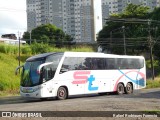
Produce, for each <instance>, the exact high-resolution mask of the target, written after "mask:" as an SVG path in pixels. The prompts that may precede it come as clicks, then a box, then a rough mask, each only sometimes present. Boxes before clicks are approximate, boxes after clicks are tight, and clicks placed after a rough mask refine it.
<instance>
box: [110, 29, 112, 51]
mask: <svg viewBox="0 0 160 120" xmlns="http://www.w3.org/2000/svg"><path fill="white" fill-rule="evenodd" d="M110 52H111V53H113V52H112V31H111V32H110Z"/></svg>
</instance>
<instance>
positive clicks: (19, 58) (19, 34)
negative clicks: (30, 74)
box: [18, 32, 21, 73]
mask: <svg viewBox="0 0 160 120" xmlns="http://www.w3.org/2000/svg"><path fill="white" fill-rule="evenodd" d="M20 36H21V33H20V32H18V40H19V47H18V49H19V50H18V53H19V55H18V61H19V66H20V65H21V63H20V60H21V57H20V52H21V51H20V47H21V42H20ZM19 73H20V69H19Z"/></svg>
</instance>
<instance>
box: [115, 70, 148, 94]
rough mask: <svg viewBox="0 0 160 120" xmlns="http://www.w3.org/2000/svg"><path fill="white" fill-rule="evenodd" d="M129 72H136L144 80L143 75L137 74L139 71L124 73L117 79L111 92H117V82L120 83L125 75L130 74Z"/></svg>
mask: <svg viewBox="0 0 160 120" xmlns="http://www.w3.org/2000/svg"><path fill="white" fill-rule="evenodd" d="M131 72H136V73H137V74H139V75H140V76H141V77H142V78H143V79H146V78H145V74H144V73H142V72H139V71H129V72H126V73H124V74H123V75H121V76H120V77H119V78H118V79H117V81H116V84H115V86H114V89H113V91H116V90H117V85H118V83H119V81H120V80H121V79H122V78H123V77H124V76H125V75H127V74H128V73H131Z"/></svg>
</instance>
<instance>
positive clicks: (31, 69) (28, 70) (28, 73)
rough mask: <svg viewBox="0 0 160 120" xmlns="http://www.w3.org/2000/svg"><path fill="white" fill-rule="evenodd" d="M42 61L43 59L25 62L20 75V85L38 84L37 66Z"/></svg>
mask: <svg viewBox="0 0 160 120" xmlns="http://www.w3.org/2000/svg"><path fill="white" fill-rule="evenodd" d="M43 63H44V60H39V61H31V62H26V63H25V65H24V67H23V72H22V76H21V86H24V87H31V86H35V85H39V84H40V74H38V73H37V68H38V66H39V65H41V64H43Z"/></svg>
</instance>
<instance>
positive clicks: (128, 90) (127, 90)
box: [125, 83, 133, 94]
mask: <svg viewBox="0 0 160 120" xmlns="http://www.w3.org/2000/svg"><path fill="white" fill-rule="evenodd" d="M125 93H126V94H131V93H133V86H132V84H131V83H127V85H126V88H125Z"/></svg>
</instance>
